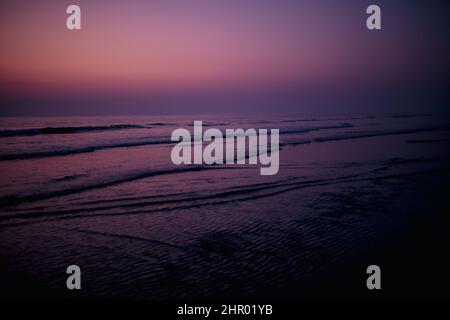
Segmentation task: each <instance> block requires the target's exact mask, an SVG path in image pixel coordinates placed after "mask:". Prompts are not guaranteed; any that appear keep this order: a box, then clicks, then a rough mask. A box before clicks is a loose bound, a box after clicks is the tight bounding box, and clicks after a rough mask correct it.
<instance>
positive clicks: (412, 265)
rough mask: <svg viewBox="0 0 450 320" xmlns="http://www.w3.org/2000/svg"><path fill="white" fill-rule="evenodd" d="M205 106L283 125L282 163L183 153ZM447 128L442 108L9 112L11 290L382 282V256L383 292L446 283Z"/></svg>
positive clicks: (332, 294) (351, 288)
mask: <svg viewBox="0 0 450 320" xmlns="http://www.w3.org/2000/svg"><path fill="white" fill-rule="evenodd" d="M194 120H202V121H203V126H204V127H205V128H207V127H208V126H209V127H214V128H220V129H223V130H224V129H226V128H243V129H246V128H257V129H258V128H267V129H280V151H279V160H280V168H279V172H278V174H276V175H273V176H261V175H260V174H259V167H258V166H254V165H174V164H173V163H172V162H171V159H170V152H171V149H172V147H173V145H174V143H173V142H171V141H170V135H171V132H172V131H173V130H174V129H176V128H186V129H188V130H191V129H192V125H193V123H194ZM449 130H450V123H448V120H447V118H446V117H442V116H439V115H434V114H325V115H324V114H322V115H305V116H298V115H297V116H291V117H287V116H264V117H255V116H239V117H237V116H236V117H232V116H217V115H216V116H207V115H205V116H201V115H197V116H195V117H194V116H146V117H144V116H141V117H102V118H100V117H99V118H96V117H61V118H59V117H47V118H33V117H22V118H1V119H0V172H1V181H0V239H1V241H0V262H1V263H0V265H1V270H0V271H1V274H2V278H3V280H2V283H4V284H5V285H6V287H7V288H8V290H6V291H4V292H3V293H2V294H5V293H6V292H7V297H6V298H8V297H9V298H11V297H14V296H23V295H25V296H29V297H35V298H51V297H56V298H58V297H70V298H99V299H102V298H130V299H152V300H154V299H156V300H166V299H215V298H247V299H251V298H261V297H265V298H275V299H276V298H279V299H296V298H308V297H311V298H314V297H315V298H340V297H349V298H367V297H369V298H371V297H375V298H376V297H377V295H376V294H373V293H370V292H368V291H367V289H366V287H365V279H366V278H367V275H366V274H365V271H366V268H367V266H368V265H370V264H379V265H380V266H381V270H382V271H383V272H386V276H385V277H384V276H383V290H384V291H383V293H384V294H385V296H384V297H391V296H392V297H397V298H399V297H400V298H401V297H405V298H408V297H413V298H427V297H438V298H443V297H447V298H448V293H446V292H445V290H442V291H441V290H440V289H439V288H441V287H442V288H445V285H443V284H445V283H448V280H445V279H442V278H445V273H444V272H445V267H446V266H447V265H448V263H447V262H446V261H445V259H444V258H443V256H444V255H445V253H444V251H443V250H445V247H446V245H445V244H446V241H447V240H448V237H447V236H446V232H445V230H446V229H447V227H448V220H449V219H448V218H447V216H446V214H445V213H446V209H447V208H448V202H449V200H448V199H449V197H448V196H449V195H450V194H449V193H450V192H449V191H450V188H449V181H450V180H449V174H450V148H449V147H450V133H449ZM447 243H448V242H447ZM71 264H75V265H79V266H80V268H81V270H82V279H83V287H82V290H81V293H78V292H70V291H67V290H65V285H66V282H65V279H66V273H65V270H66V268H67V266H68V265H71ZM441 271H442V272H443V273H444V274H442V273H440V272H441ZM418 273H420V274H418ZM383 274H384V273H383ZM424 274H425V275H426V276H424ZM414 276H417V278H418V279H419V280H417V281H413V280H411V277H414ZM437 282H439V283H437ZM430 288H435V289H436V288H438V289H437V290H434V291H433V292H431V291H430V290H428V289H430Z"/></svg>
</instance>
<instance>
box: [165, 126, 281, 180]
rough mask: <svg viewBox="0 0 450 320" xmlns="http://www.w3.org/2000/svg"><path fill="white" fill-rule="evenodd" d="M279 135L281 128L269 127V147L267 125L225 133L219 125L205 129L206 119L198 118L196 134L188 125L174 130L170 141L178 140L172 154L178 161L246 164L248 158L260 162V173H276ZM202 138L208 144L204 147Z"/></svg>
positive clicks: (174, 161)
mask: <svg viewBox="0 0 450 320" xmlns="http://www.w3.org/2000/svg"><path fill="white" fill-rule="evenodd" d="M279 135H280V130H279V129H270V147H269V143H268V142H269V141H268V140H269V137H268V136H269V135H268V129H258V131H257V130H256V129H253V128H249V129H247V130H244V129H226V130H225V135H224V134H223V133H222V131H221V130H220V129H217V128H209V129H207V130H206V131H205V132H204V133H203V122H202V121H201V120H195V121H194V133H193V136H191V132H190V131H189V130H187V129H185V128H178V129H175V130H174V131H173V132H172V135H171V138H170V139H171V141H172V142H178V143H177V144H176V145H175V146H174V147H173V149H172V152H171V155H170V157H171V160H172V162H173V163H174V164H175V165H182V164H185V165H186V164H192V163H193V164H207V165H213V164H247V160H248V164H252V165H257V164H258V162H259V164H260V165H261V167H260V175H263V176H268V175H275V174H277V173H278V170H279V167H280V161H279V144H280V143H279ZM192 138H193V139H192ZM224 140H225V141H224ZM235 141H236V142H237V143H235ZM203 142H209V144H206V146H205V147H204V143H203ZM192 146H193V152H192ZM247 146H248V147H247ZM192 153H193V157H192ZM224 155H225V157H224ZM192 158H193V159H192Z"/></svg>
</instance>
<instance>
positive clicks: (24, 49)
mask: <svg viewBox="0 0 450 320" xmlns="http://www.w3.org/2000/svg"><path fill="white" fill-rule="evenodd" d="M70 4H77V5H79V6H80V7H81V24H82V29H81V30H72V31H71V30H67V28H66V19H67V16H68V15H67V14H66V8H67V6H68V5H70ZM370 4H377V5H379V6H380V7H381V13H382V16H381V17H382V30H376V31H371V30H368V29H367V28H366V19H367V17H368V15H367V14H366V8H367V6H369V5H370ZM449 8H450V6H449V4H448V2H446V1H411V0H409V1H407V0H399V1H365V0H359V1H357V0H354V1H353V0H346V1H333V0H322V1H317V0H305V1H301V0H160V1H158V0H149V1H139V0H129V1H116V0H101V1H94V0H73V1H71V2H68V1H61V0H54V1H51V0H42V1H24V0H2V1H1V2H0V99H1V100H0V101H1V106H0V116H22V115H30V116H68V115H86V116H89V115H145V114H230V113H231V114H235V113H245V114H255V113H263V114H264V113H267V114H272V113H283V114H305V113H306V114H315V113H323V112H326V113H347V112H356V113H364V112H408V111H411V112H422V111H430V110H437V111H442V110H446V107H447V102H448V98H449V96H448V93H447V83H448V80H449V69H450V68H449V66H450V63H449V58H448V57H450V45H449V41H448V31H449V23H450V22H449Z"/></svg>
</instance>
